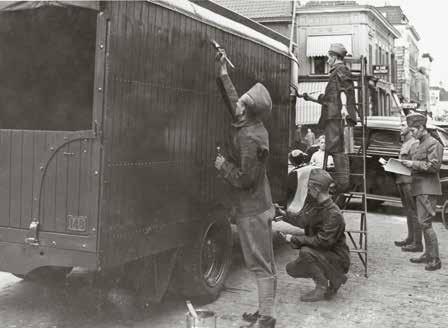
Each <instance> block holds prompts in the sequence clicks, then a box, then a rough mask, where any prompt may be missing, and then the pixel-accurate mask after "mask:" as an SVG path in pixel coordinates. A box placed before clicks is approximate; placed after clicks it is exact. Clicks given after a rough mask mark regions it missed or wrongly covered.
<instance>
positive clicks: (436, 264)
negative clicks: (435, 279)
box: [425, 257, 442, 271]
mask: <svg viewBox="0 0 448 328" xmlns="http://www.w3.org/2000/svg"><path fill="white" fill-rule="evenodd" d="M441 268H442V262H440V259H439V258H438V257H435V258H433V259H432V260H431V261H430V262H429V263H428V264H426V265H425V270H426V271H436V270H439V269H441Z"/></svg>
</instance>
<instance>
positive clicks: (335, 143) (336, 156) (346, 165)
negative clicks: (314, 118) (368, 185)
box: [324, 118, 350, 193]
mask: <svg viewBox="0 0 448 328" xmlns="http://www.w3.org/2000/svg"><path fill="white" fill-rule="evenodd" d="M329 155H331V156H332V157H333V162H334V172H333V173H332V174H331V175H332V176H333V179H334V182H335V183H336V191H337V193H343V192H345V191H347V190H348V189H349V187H350V161H349V158H348V155H347V154H345V152H344V124H343V121H342V119H340V118H339V119H329V120H327V121H326V122H325V158H324V169H326V167H327V162H328V156H329Z"/></svg>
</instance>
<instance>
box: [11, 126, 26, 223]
mask: <svg viewBox="0 0 448 328" xmlns="http://www.w3.org/2000/svg"><path fill="white" fill-rule="evenodd" d="M22 155H23V131H20V130H13V131H11V166H10V175H11V184H10V190H11V194H10V197H11V198H10V199H11V210H10V222H9V226H11V227H14V228H19V227H20V218H21V215H22V166H23V161H22Z"/></svg>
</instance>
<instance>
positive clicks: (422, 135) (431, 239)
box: [402, 113, 443, 271]
mask: <svg viewBox="0 0 448 328" xmlns="http://www.w3.org/2000/svg"><path fill="white" fill-rule="evenodd" d="M406 121H407V124H408V127H409V129H410V130H411V132H412V135H413V136H414V137H415V138H416V139H418V140H419V144H418V146H417V147H416V149H415V151H414V152H412V159H411V160H404V161H402V163H403V165H404V166H406V167H409V168H410V169H412V194H413V196H414V199H415V202H416V209H417V218H418V222H419V224H420V227H421V228H422V230H423V236H424V237H425V252H424V253H423V254H422V255H421V256H420V257H418V258H412V259H410V261H411V262H412V263H426V266H425V270H428V271H434V270H439V269H440V268H441V267H442V263H441V262H440V258H439V243H438V240H437V235H436V232H435V231H434V229H433V228H432V220H433V218H434V216H435V215H436V204H437V197H438V196H440V195H442V188H441V185H440V177H439V171H440V166H441V164H442V156H443V147H442V145H441V144H440V143H439V142H438V141H437V140H436V139H434V138H433V137H432V136H431V135H430V134H429V132H428V130H426V116H424V115H422V114H418V113H413V114H409V115H408V116H406Z"/></svg>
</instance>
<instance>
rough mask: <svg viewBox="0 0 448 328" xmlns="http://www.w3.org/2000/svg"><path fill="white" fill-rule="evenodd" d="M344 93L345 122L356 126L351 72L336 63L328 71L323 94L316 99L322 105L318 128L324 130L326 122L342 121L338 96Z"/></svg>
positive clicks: (343, 65) (341, 64)
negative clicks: (345, 102)
mask: <svg viewBox="0 0 448 328" xmlns="http://www.w3.org/2000/svg"><path fill="white" fill-rule="evenodd" d="M341 92H345V94H346V96H347V104H346V105H347V111H348V114H349V116H348V117H347V122H348V123H349V124H351V125H355V124H356V100H355V89H354V84H353V79H352V75H351V72H350V70H349V68H348V67H347V66H345V64H343V63H338V64H336V65H335V66H334V67H332V69H331V70H330V77H329V80H328V84H327V87H326V88H325V93H324V94H321V95H320V96H319V98H318V101H319V103H320V104H322V110H321V114H320V118H319V123H318V124H319V127H320V128H321V129H324V128H325V124H326V121H327V120H333V119H342V116H341V109H342V103H341V98H340V94H341Z"/></svg>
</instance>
